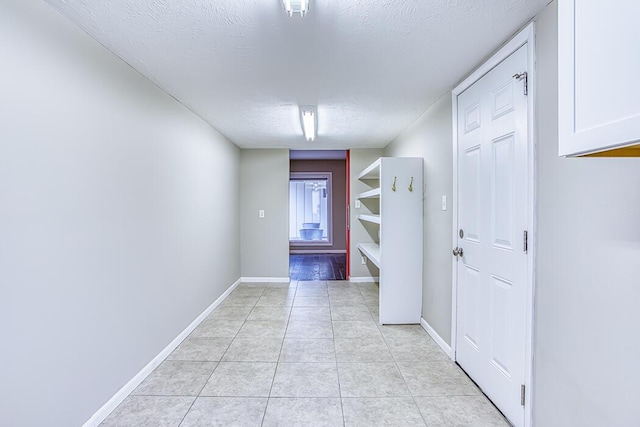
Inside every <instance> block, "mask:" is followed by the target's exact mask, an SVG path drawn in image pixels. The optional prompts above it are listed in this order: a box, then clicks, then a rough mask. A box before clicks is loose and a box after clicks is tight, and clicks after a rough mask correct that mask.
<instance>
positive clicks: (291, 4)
mask: <svg viewBox="0 0 640 427" xmlns="http://www.w3.org/2000/svg"><path fill="white" fill-rule="evenodd" d="M309 1H310V0H282V3H283V4H284V10H286V11H287V13H288V14H289V17H291V16H293V14H294V13H299V14H300V16H304V15H306V14H307V12H309Z"/></svg>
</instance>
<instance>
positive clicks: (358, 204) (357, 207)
mask: <svg viewBox="0 0 640 427" xmlns="http://www.w3.org/2000/svg"><path fill="white" fill-rule="evenodd" d="M361 207H362V204H361V203H360V200H356V209H360V208H361Z"/></svg>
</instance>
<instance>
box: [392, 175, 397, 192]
mask: <svg viewBox="0 0 640 427" xmlns="http://www.w3.org/2000/svg"><path fill="white" fill-rule="evenodd" d="M397 179H398V177H397V176H394V177H393V185H392V186H391V190H393V191H396V180H397Z"/></svg>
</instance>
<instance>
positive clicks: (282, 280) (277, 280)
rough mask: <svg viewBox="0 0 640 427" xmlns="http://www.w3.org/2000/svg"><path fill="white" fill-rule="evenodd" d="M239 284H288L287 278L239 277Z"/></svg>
mask: <svg viewBox="0 0 640 427" xmlns="http://www.w3.org/2000/svg"><path fill="white" fill-rule="evenodd" d="M240 281H241V282H245V283H289V282H290V281H291V279H289V278H288V277H241V278H240Z"/></svg>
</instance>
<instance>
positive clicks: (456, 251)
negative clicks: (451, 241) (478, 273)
mask: <svg viewBox="0 0 640 427" xmlns="http://www.w3.org/2000/svg"><path fill="white" fill-rule="evenodd" d="M463 255H464V251H463V250H462V248H455V249H454V250H453V256H463Z"/></svg>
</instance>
